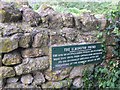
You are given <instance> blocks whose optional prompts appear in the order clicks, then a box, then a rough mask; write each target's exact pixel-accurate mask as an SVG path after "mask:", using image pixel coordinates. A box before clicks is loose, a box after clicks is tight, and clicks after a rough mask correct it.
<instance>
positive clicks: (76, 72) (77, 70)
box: [70, 66, 84, 78]
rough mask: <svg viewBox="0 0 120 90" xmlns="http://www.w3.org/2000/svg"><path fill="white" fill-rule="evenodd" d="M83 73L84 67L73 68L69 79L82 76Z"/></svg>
mask: <svg viewBox="0 0 120 90" xmlns="http://www.w3.org/2000/svg"><path fill="white" fill-rule="evenodd" d="M83 71H84V66H78V67H74V68H73V69H72V70H71V72H70V78H75V77H78V76H82V73H83Z"/></svg>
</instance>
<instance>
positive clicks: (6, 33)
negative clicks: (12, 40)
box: [3, 25, 23, 36]
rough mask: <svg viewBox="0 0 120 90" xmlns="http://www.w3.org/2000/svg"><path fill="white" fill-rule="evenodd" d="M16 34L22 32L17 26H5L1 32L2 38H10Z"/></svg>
mask: <svg viewBox="0 0 120 90" xmlns="http://www.w3.org/2000/svg"><path fill="white" fill-rule="evenodd" d="M16 33H23V30H22V29H20V28H19V27H17V25H6V26H5V27H4V30H3V36H10V35H13V34H16Z"/></svg>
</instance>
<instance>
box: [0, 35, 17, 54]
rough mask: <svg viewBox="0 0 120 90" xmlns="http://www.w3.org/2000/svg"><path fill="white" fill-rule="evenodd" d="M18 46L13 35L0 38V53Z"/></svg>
mask: <svg viewBox="0 0 120 90" xmlns="http://www.w3.org/2000/svg"><path fill="white" fill-rule="evenodd" d="M17 48H18V40H17V39H16V38H15V37H14V36H13V37H5V38H0V53H7V52H10V51H12V50H14V49H17Z"/></svg>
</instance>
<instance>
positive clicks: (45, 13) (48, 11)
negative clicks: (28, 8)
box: [38, 4, 55, 27]
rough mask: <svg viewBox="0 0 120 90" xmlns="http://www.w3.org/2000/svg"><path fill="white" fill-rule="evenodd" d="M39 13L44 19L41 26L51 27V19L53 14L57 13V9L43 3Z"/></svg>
mask: <svg viewBox="0 0 120 90" xmlns="http://www.w3.org/2000/svg"><path fill="white" fill-rule="evenodd" d="M38 13H39V15H40V16H41V19H42V25H40V26H41V27H49V22H50V20H51V16H53V15H54V14H55V11H54V10H53V8H52V7H50V6H48V5H46V4H42V5H41V6H40V8H39V9H38Z"/></svg>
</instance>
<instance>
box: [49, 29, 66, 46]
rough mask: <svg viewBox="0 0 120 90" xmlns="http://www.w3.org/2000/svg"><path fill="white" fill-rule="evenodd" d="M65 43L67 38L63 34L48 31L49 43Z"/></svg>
mask: <svg viewBox="0 0 120 90" xmlns="http://www.w3.org/2000/svg"><path fill="white" fill-rule="evenodd" d="M65 43H67V40H66V38H65V37H64V36H61V34H60V32H57V31H53V32H50V44H51V45H54V44H65Z"/></svg>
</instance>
